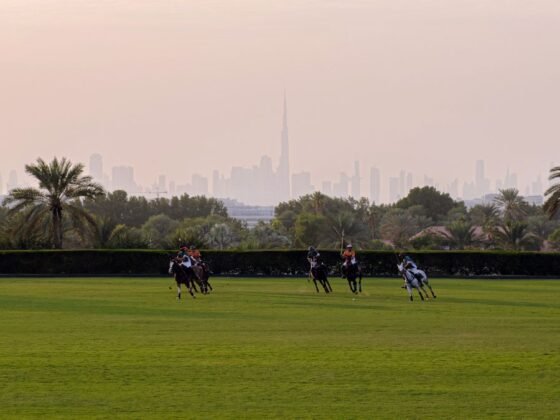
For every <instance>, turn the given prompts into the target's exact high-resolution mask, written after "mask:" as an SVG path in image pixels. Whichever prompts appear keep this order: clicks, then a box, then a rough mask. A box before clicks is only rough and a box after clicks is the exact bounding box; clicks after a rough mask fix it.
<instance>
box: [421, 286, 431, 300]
mask: <svg viewBox="0 0 560 420" xmlns="http://www.w3.org/2000/svg"><path fill="white" fill-rule="evenodd" d="M420 289H422V291H423V292H424V294H425V295H426V300H430V296H429V295H428V291H427V290H426V288H425V287H424V283H422V282H420Z"/></svg>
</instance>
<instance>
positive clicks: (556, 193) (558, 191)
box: [544, 166, 560, 219]
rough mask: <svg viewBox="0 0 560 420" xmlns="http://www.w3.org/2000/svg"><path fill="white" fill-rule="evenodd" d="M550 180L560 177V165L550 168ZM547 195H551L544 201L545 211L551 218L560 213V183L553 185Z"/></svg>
mask: <svg viewBox="0 0 560 420" xmlns="http://www.w3.org/2000/svg"><path fill="white" fill-rule="evenodd" d="M548 179H549V180H551V181H552V180H554V179H560V166H555V167H554V168H552V169H551V170H550V175H549V177H548ZM544 195H545V196H549V197H548V198H547V200H546V203H544V211H546V213H547V214H548V217H550V218H551V219H552V218H553V217H554V216H556V215H557V214H558V210H560V183H557V184H554V185H552V186H551V187H550V188H549V189H548V190H546V192H545V193H544Z"/></svg>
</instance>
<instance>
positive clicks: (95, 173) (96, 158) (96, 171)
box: [89, 153, 103, 182]
mask: <svg viewBox="0 0 560 420" xmlns="http://www.w3.org/2000/svg"><path fill="white" fill-rule="evenodd" d="M89 174H90V175H91V177H92V178H93V179H94V181H96V182H101V181H103V157H101V155H100V154H97V153H95V154H93V155H91V156H90V157H89Z"/></svg>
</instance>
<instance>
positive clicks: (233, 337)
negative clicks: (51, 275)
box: [0, 278, 560, 419]
mask: <svg viewBox="0 0 560 420" xmlns="http://www.w3.org/2000/svg"><path fill="white" fill-rule="evenodd" d="M364 282H365V293H364V294H363V295H361V296H359V297H357V298H356V299H355V300H353V296H352V295H351V294H350V293H349V292H348V290H347V287H346V286H345V284H344V283H343V281H342V280H341V279H337V280H334V282H333V287H334V289H335V294H334V295H331V296H325V295H324V294H321V295H317V294H316V293H315V291H314V289H313V288H312V285H311V284H309V283H308V282H307V281H306V280H304V279H282V280H280V279H227V278H223V279H213V284H214V288H215V292H214V293H213V294H212V295H210V296H199V297H198V298H197V299H196V300H192V298H190V296H188V295H187V296H185V295H184V299H183V300H182V301H180V302H178V301H176V300H175V290H173V291H171V290H169V288H168V286H170V285H171V284H172V283H171V280H170V279H146V278H144V279H119V278H114V279H0V316H1V318H0V390H1V392H0V417H1V418H18V419H19V418H31V417H41V418H45V417H52V418H57V419H60V418H79V417H86V418H147V417H150V418H164V419H170V418H252V417H257V418H295V417H297V418H343V419H351V418H421V417H432V418H444V417H445V418H449V417H454V418H488V417H496V418H559V417H560V351H559V350H560V281H535V280H531V281H519V280H517V281H505V280H500V281H487V280H486V281H483V280H469V281H460V280H439V279H436V280H433V281H432V282H433V284H434V286H435V289H436V292H438V294H439V296H438V299H436V300H432V301H429V302H425V303H422V302H420V301H419V300H415V301H414V302H412V303H410V302H408V301H407V297H406V293H405V291H404V290H402V289H400V288H399V286H400V284H401V282H400V281H399V280H398V279H393V280H390V279H385V280H377V279H365V280H364Z"/></svg>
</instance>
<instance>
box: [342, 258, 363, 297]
mask: <svg viewBox="0 0 560 420" xmlns="http://www.w3.org/2000/svg"><path fill="white" fill-rule="evenodd" d="M345 274H346V279H347V280H348V286H349V287H350V291H351V292H352V293H354V294H358V293H362V270H361V269H360V266H359V265H358V264H350V265H348V267H347V268H346V273H345Z"/></svg>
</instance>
